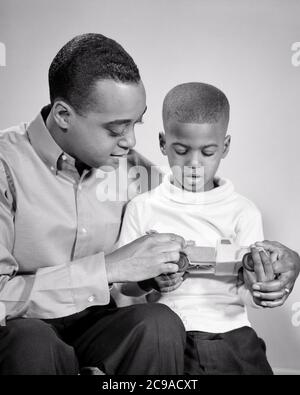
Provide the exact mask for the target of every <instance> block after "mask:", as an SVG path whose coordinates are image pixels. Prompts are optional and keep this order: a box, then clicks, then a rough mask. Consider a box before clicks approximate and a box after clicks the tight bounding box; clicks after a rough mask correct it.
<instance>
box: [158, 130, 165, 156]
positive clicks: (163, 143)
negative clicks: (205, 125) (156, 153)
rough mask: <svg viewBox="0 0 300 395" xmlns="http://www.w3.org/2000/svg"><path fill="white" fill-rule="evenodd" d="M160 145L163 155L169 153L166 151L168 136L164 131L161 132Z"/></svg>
mask: <svg viewBox="0 0 300 395" xmlns="http://www.w3.org/2000/svg"><path fill="white" fill-rule="evenodd" d="M159 147H160V150H161V152H162V154H163V155H167V152H166V136H165V134H164V132H159Z"/></svg>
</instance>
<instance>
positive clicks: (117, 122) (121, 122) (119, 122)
mask: <svg viewBox="0 0 300 395" xmlns="http://www.w3.org/2000/svg"><path fill="white" fill-rule="evenodd" d="M146 111H147V106H146V107H145V109H144V111H143V112H142V114H141V115H140V116H139V118H138V119H141V118H142V117H143V115H144V114H145V112H146ZM130 122H132V119H115V120H113V121H110V122H107V123H106V125H126V124H128V123H130Z"/></svg>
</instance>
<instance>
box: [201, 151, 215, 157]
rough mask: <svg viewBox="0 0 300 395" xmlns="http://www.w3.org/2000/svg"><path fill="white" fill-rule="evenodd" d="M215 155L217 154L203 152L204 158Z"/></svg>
mask: <svg viewBox="0 0 300 395" xmlns="http://www.w3.org/2000/svg"><path fill="white" fill-rule="evenodd" d="M214 154H215V152H206V151H204V152H203V155H204V156H213V155H214Z"/></svg>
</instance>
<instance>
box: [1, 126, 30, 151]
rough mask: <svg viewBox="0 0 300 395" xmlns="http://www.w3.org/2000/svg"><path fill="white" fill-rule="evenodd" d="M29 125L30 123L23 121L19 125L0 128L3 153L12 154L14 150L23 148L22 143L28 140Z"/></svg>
mask: <svg viewBox="0 0 300 395" xmlns="http://www.w3.org/2000/svg"><path fill="white" fill-rule="evenodd" d="M27 126H28V124H27V123H25V122H23V123H21V124H19V125H17V126H12V127H10V128H7V129H4V130H0V147H1V148H0V150H1V156H2V155H5V154H6V155H7V156H9V155H11V154H12V153H13V151H14V150H19V149H21V145H22V144H23V143H24V142H26V143H27V142H28V137H27V133H26V130H27Z"/></svg>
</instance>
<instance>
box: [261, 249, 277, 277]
mask: <svg viewBox="0 0 300 395" xmlns="http://www.w3.org/2000/svg"><path fill="white" fill-rule="evenodd" d="M259 255H260V259H261V261H262V264H263V267H264V271H265V277H266V281H271V280H274V270H273V265H272V262H271V259H270V256H269V255H268V254H267V253H266V252H264V251H260V253H259Z"/></svg>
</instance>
